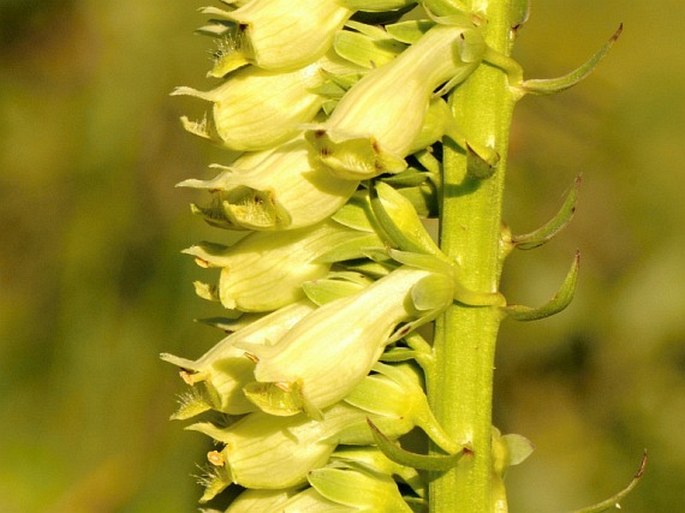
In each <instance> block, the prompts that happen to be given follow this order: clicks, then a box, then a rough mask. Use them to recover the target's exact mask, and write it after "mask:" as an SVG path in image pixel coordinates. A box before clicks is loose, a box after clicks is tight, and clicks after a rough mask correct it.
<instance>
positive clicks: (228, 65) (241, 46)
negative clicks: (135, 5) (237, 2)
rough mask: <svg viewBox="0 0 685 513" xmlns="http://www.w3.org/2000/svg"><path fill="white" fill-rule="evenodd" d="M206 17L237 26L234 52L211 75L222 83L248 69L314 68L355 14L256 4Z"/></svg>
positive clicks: (286, 3)
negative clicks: (254, 66) (233, 72)
mask: <svg viewBox="0 0 685 513" xmlns="http://www.w3.org/2000/svg"><path fill="white" fill-rule="evenodd" d="M204 12H205V13H207V14H212V15H215V16H218V17H220V18H223V19H226V20H228V21H230V22H232V23H234V24H235V31H234V32H233V34H232V41H231V43H232V47H231V48H229V50H228V51H226V52H225V54H224V55H220V56H219V58H218V59H217V61H216V64H215V66H214V69H213V70H212V72H211V74H212V75H213V76H217V77H222V76H224V75H226V74H227V73H229V72H231V71H233V70H235V69H237V68H239V67H241V66H244V65H246V64H254V65H256V66H258V67H260V68H263V69H279V70H282V69H293V68H298V67H303V66H306V65H308V64H311V63H312V62H313V61H315V60H316V59H318V58H319V57H321V56H322V55H323V54H325V53H326V51H327V50H328V49H329V48H330V47H331V43H332V41H333V37H334V36H335V33H336V31H338V30H340V29H341V28H342V26H343V24H344V23H345V21H347V19H348V18H349V17H350V16H352V14H353V12H354V11H353V10H352V9H349V8H347V7H345V6H343V5H341V3H340V2H338V0H252V1H251V2H247V3H246V4H245V5H242V6H241V7H239V8H238V9H236V10H234V11H223V10H220V9H215V8H207V9H205V10H204Z"/></svg>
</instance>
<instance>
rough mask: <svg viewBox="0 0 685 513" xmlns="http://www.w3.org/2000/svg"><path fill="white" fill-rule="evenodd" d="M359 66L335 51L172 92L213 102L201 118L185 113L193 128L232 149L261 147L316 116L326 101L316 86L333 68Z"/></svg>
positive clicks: (342, 69) (343, 69) (185, 120)
mask: <svg viewBox="0 0 685 513" xmlns="http://www.w3.org/2000/svg"><path fill="white" fill-rule="evenodd" d="M329 53H330V52H329ZM355 71H357V68H356V66H352V65H351V64H350V63H345V62H342V61H341V59H340V58H339V57H336V55H335V54H334V53H330V57H328V56H324V57H322V58H320V59H318V60H317V61H316V62H314V63H312V64H308V65H306V66H304V67H302V68H298V69H294V70H292V71H271V70H265V69H261V68H257V67H254V66H249V67H246V68H243V69H240V70H238V71H236V72H235V73H232V74H231V76H230V78H229V79H228V80H226V81H225V82H224V83H222V84H221V85H220V86H219V87H217V88H215V89H212V90H211V91H207V92H203V91H198V90H196V89H193V88H190V87H178V88H176V89H175V90H174V91H173V92H172V93H171V94H172V95H174V96H178V95H188V96H194V97H196V98H200V99H202V100H206V101H209V102H212V103H213V104H214V105H213V107H212V111H211V116H209V117H208V118H205V120H203V121H202V122H199V123H198V122H192V121H189V120H188V118H186V117H182V118H181V120H182V122H183V124H184V126H185V128H186V129H187V130H188V131H189V132H191V133H193V134H195V135H199V136H201V137H204V138H206V139H211V140H214V141H215V142H216V143H218V144H220V145H223V146H225V147H226V148H228V149H231V150H236V151H258V150H264V149H269V148H272V147H273V146H275V145H277V144H280V143H282V142H285V141H287V140H288V139H291V138H292V137H294V136H295V135H297V133H298V131H299V127H300V125H302V124H303V123H308V122H310V121H311V120H312V119H314V116H315V115H316V113H317V112H319V110H320V109H321V106H322V105H323V103H324V101H325V97H324V96H322V95H320V94H318V93H317V92H316V90H317V88H320V87H322V86H323V85H324V84H325V83H326V82H327V80H329V75H330V74H331V73H353V72H355Z"/></svg>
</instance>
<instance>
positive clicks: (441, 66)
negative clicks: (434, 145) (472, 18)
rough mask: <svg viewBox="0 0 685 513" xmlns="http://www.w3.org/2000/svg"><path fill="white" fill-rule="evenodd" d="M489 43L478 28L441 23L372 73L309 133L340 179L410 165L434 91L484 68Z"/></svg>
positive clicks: (361, 178)
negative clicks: (482, 63)
mask: <svg viewBox="0 0 685 513" xmlns="http://www.w3.org/2000/svg"><path fill="white" fill-rule="evenodd" d="M484 51H485V43H484V41H483V39H482V37H481V35H480V33H479V32H478V31H477V29H475V28H473V27H463V26H453V25H435V26H434V27H433V28H431V29H430V30H428V32H426V33H425V35H423V37H421V39H419V41H418V42H417V43H416V44H414V45H412V46H410V47H409V48H407V49H406V50H405V51H404V52H402V53H401V54H400V55H399V56H398V57H396V58H395V59H393V60H392V61H390V62H388V63H387V64H384V65H383V66H381V67H379V68H378V69H376V70H373V71H371V72H369V73H368V74H367V75H366V76H365V77H364V78H362V79H361V80H360V81H359V82H358V83H357V84H355V85H354V86H353V87H352V89H350V91H349V92H348V93H347V94H346V95H345V96H344V97H343V99H342V100H340V102H339V103H338V106H337V107H336V109H335V110H334V111H333V114H331V117H330V118H328V120H326V121H325V122H324V123H322V124H320V125H318V126H315V127H312V128H310V129H309V130H307V132H306V135H305V136H306V138H307V140H308V141H309V142H310V143H311V144H312V145H313V146H314V147H315V148H316V149H317V151H318V152H319V158H320V159H321V160H322V161H323V162H324V163H326V164H327V165H328V166H329V167H331V168H332V169H333V170H334V172H335V173H336V174H337V175H338V176H340V177H347V178H350V179H357V180H363V179H368V178H373V177H375V176H378V175H380V174H382V173H388V172H389V173H397V172H400V171H402V170H404V169H405V168H406V167H407V164H406V162H405V161H404V158H405V157H406V156H407V155H408V153H409V152H410V150H411V149H412V147H413V144H414V142H415V140H416V139H417V138H418V137H419V135H420V134H421V128H422V126H423V122H424V118H425V116H426V112H427V111H428V107H429V105H430V100H431V96H432V95H433V92H434V91H435V90H436V88H438V87H439V86H440V85H441V84H444V83H445V82H448V83H449V85H450V86H453V85H456V84H457V83H459V82H461V81H463V80H464V79H466V77H468V76H469V75H470V74H471V73H472V72H473V70H474V69H475V68H476V67H477V66H478V65H479V63H480V61H481V58H482V55H483V53H484Z"/></svg>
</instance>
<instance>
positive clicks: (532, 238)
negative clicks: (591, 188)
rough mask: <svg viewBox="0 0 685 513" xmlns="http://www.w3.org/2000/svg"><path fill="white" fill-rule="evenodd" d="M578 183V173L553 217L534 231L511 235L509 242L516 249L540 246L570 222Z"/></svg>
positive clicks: (574, 209) (579, 182)
mask: <svg viewBox="0 0 685 513" xmlns="http://www.w3.org/2000/svg"><path fill="white" fill-rule="evenodd" d="M580 184H581V176H580V175H578V176H577V177H576V179H575V182H574V183H573V186H572V187H571V189H570V190H569V191H568V193H567V194H566V198H564V203H563V204H562V205H561V208H560V209H559V211H558V212H557V213H556V214H555V215H554V217H553V218H552V219H550V220H549V221H548V222H547V223H545V224H544V225H543V226H541V227H540V228H538V229H537V230H535V231H532V232H530V233H526V234H525V235H515V236H513V237H512V238H511V244H513V245H514V247H515V248H516V249H534V248H537V247H538V246H542V245H543V244H545V243H546V242H548V241H549V240H550V239H552V238H553V237H554V236H555V235H556V234H557V233H559V232H560V231H561V230H563V229H564V228H565V227H566V225H568V224H569V223H570V222H571V219H573V214H575V212H576V202H577V199H578V190H579V189H580Z"/></svg>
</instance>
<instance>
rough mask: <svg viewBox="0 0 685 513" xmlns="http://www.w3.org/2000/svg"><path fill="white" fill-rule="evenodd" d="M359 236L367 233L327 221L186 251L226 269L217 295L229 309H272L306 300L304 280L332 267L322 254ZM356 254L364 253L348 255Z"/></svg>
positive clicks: (363, 237)
mask: <svg viewBox="0 0 685 513" xmlns="http://www.w3.org/2000/svg"><path fill="white" fill-rule="evenodd" d="M355 240H361V241H366V240H368V236H367V234H365V233H362V232H357V231H355V230H350V229H348V228H345V227H344V226H342V225H339V224H338V223H335V222H332V221H325V222H323V223H319V224H317V225H315V226H311V227H307V228H302V229H300V230H293V231H289V232H276V233H273V234H271V233H264V232H255V233H252V234H250V235H248V236H247V237H245V238H244V239H242V240H240V241H239V242H238V243H237V244H235V245H234V246H231V247H222V246H217V245H213V244H209V245H207V244H205V245H198V246H193V247H191V248H188V249H187V250H185V253H187V254H190V255H193V256H194V257H195V258H196V262H197V263H198V264H199V265H201V266H203V267H220V268H221V275H220V277H219V287H218V297H219V300H220V301H221V303H222V304H223V305H224V306H225V307H226V308H228V309H238V310H241V311H244V312H268V311H271V310H276V309H277V308H281V307H283V306H285V305H287V304H289V303H292V302H295V301H298V300H300V299H302V297H303V296H304V292H303V291H302V288H301V287H302V284H303V283H304V282H306V281H309V280H313V279H316V278H322V277H323V276H325V275H326V274H327V273H328V270H329V269H330V267H331V262H330V261H321V260H320V257H322V256H323V255H324V254H325V253H327V252H329V251H330V250H331V248H335V247H336V246H340V245H349V244H350V243H353V242H354V241H355ZM356 256H361V254H359V255H356V254H355V253H354V252H352V254H351V255H349V256H348V258H354V257H356Z"/></svg>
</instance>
